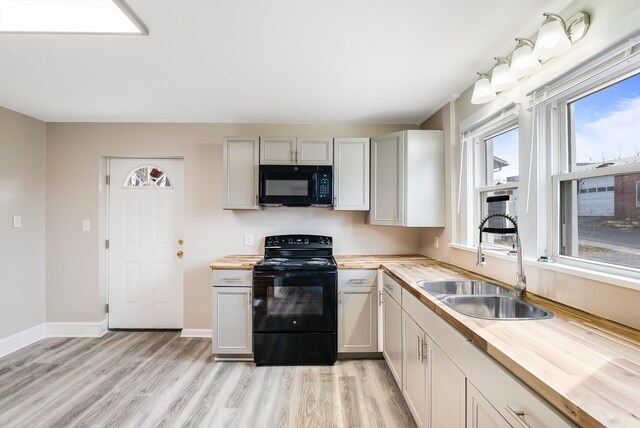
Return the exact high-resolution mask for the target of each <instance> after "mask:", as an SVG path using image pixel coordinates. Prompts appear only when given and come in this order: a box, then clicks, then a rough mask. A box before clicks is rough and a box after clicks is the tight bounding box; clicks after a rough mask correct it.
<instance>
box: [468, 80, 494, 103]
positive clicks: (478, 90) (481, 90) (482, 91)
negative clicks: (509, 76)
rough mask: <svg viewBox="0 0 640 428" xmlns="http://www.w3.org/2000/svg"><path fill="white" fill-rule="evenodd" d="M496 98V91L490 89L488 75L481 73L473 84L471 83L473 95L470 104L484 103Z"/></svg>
mask: <svg viewBox="0 0 640 428" xmlns="http://www.w3.org/2000/svg"><path fill="white" fill-rule="evenodd" d="M495 99H496V93H495V92H494V91H493V89H491V85H490V83H489V77H488V76H487V75H485V74H483V75H481V76H480V78H479V79H478V81H477V82H476V84H475V85H473V95H471V104H484V103H488V102H489V101H493V100H495Z"/></svg>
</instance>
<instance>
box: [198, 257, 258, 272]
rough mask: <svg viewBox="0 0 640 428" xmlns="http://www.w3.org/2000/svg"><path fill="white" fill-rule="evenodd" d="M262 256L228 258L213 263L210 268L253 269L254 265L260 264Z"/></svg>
mask: <svg viewBox="0 0 640 428" xmlns="http://www.w3.org/2000/svg"><path fill="white" fill-rule="evenodd" d="M261 259H262V256H254V255H238V256H226V257H223V258H221V259H218V260H215V261H213V262H212V263H211V264H210V265H209V267H210V268H211V269H248V270H251V269H253V265H254V264H256V263H257V262H259V261H260V260H261Z"/></svg>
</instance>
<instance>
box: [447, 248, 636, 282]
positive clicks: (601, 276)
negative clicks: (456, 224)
mask: <svg viewBox="0 0 640 428" xmlns="http://www.w3.org/2000/svg"><path fill="white" fill-rule="evenodd" d="M449 248H453V249H456V250H461V251H468V252H471V253H475V252H477V250H478V249H477V248H476V247H470V246H468V245H461V244H454V243H450V244H449ZM484 255H485V257H490V258H496V259H500V260H508V261H513V262H515V260H516V257H515V256H510V255H507V254H501V253H497V252H493V251H491V250H488V251H484ZM524 263H525V265H526V266H533V267H535V268H536V269H547V270H550V271H553V272H559V273H563V274H566V275H573V276H577V277H580V278H585V279H588V280H591V281H598V282H603V283H606V284H609V285H615V286H618V287H622V288H628V289H631V290H636V291H640V280H638V279H635V278H630V277H628V276H623V275H616V274H612V273H605V272H600V271H597V270H593V269H586V268H582V267H577V266H570V265H568V264H565V263H559V262H553V263H549V262H539V261H537V260H534V259H529V258H525V260H524Z"/></svg>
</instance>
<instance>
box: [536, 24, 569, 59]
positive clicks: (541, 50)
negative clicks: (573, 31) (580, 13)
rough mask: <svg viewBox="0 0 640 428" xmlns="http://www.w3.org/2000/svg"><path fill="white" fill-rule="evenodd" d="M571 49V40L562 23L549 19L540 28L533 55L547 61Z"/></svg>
mask: <svg viewBox="0 0 640 428" xmlns="http://www.w3.org/2000/svg"><path fill="white" fill-rule="evenodd" d="M570 47H571V40H569V37H568V36H567V32H566V31H565V29H564V25H563V23H562V22H561V21H558V20H551V19H547V20H546V21H545V22H544V23H543V24H542V27H540V31H539V32H538V38H537V40H536V46H535V48H533V55H534V56H535V57H536V58H538V59H540V60H543V61H544V60H546V59H549V58H553V57H554V56H558V55H560V54H561V53H563V52H565V51H567V50H568V49H569V48H570Z"/></svg>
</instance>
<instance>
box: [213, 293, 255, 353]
mask: <svg viewBox="0 0 640 428" xmlns="http://www.w3.org/2000/svg"><path fill="white" fill-rule="evenodd" d="M251 298H252V297H251V287H213V353H214V354H251V353H252V352H253V344H252V325H251V319H252V316H251V315H252V305H251V303H252V302H251Z"/></svg>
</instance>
